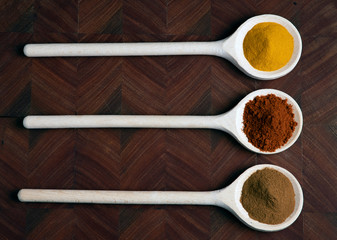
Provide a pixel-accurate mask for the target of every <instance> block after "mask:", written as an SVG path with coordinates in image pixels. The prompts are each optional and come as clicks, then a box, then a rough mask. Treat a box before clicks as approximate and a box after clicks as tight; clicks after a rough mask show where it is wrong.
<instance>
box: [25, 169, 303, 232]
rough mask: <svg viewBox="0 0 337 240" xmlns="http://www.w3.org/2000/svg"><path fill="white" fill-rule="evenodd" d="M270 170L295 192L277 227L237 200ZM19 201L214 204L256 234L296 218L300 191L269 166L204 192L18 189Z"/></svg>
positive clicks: (300, 197)
mask: <svg viewBox="0 0 337 240" xmlns="http://www.w3.org/2000/svg"><path fill="white" fill-rule="evenodd" d="M266 167H268V168H272V169H275V170H277V171H279V172H281V173H283V174H284V175H285V176H286V177H288V179H289V180H290V182H291V184H292V186H293V189H294V193H295V208H294V211H293V212H292V214H291V215H290V216H289V217H288V218H287V219H286V220H285V221H284V222H283V223H280V224H275V225H271V224H265V223H261V222H258V221H256V220H254V219H252V218H250V217H249V215H248V212H247V211H246V210H245V209H244V208H243V206H242V204H241V201H240V198H241V192H242V187H243V184H244V182H245V181H246V180H247V179H248V178H249V177H250V176H251V175H252V174H253V173H254V172H256V171H257V170H260V169H263V168H266ZM18 198H19V200H20V201H21V202H50V203H98V204H175V205H177V204H184V205H186V204H188V205H214V206H219V207H222V208H225V209H227V210H229V211H230V212H232V213H233V214H234V215H235V216H236V217H238V218H239V219H240V220H241V221H242V222H243V223H244V224H246V225H247V226H249V227H251V228H253V229H255V230H259V231H266V232H271V231H279V230H282V229H284V228H287V227H288V226H290V225H291V224H292V223H293V222H295V220H296V219H297V218H298V216H299V215H300V213H301V211H302V207H303V192H302V188H301V185H300V184H299V183H298V181H297V180H296V178H295V177H294V176H293V175H292V174H291V173H290V172H288V171H287V170H285V169H283V168H281V167H278V166H275V165H271V164H261V165H256V166H253V167H251V168H249V169H247V170H246V171H245V172H244V173H242V174H241V175H240V176H239V177H238V178H237V179H236V180H235V181H234V182H233V183H232V184H230V185H229V186H228V187H226V188H223V189H220V190H215V191H205V192H191V191H180V192H179V191H107V190H55V189H21V190H20V191H19V193H18Z"/></svg>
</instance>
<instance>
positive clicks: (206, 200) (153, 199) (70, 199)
mask: <svg viewBox="0 0 337 240" xmlns="http://www.w3.org/2000/svg"><path fill="white" fill-rule="evenodd" d="M213 195H214V194H213V192H188V191H186V192H184V191H109V190H54V189H21V190H20V191H19V193H18V198H19V200H20V201H21V202H51V203H98V204H189V205H212V204H214V196H213Z"/></svg>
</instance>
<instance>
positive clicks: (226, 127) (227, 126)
mask: <svg viewBox="0 0 337 240" xmlns="http://www.w3.org/2000/svg"><path fill="white" fill-rule="evenodd" d="M268 94H274V95H276V96H277V97H280V98H281V99H283V100H285V99H286V100H287V103H288V104H290V105H291V106H292V109H293V113H294V120H295V121H296V122H297V126H296V127H295V130H294V132H293V135H292V136H291V138H290V139H289V140H288V141H287V142H286V143H285V144H284V145H283V146H281V147H280V148H277V149H276V150H275V151H274V152H266V151H261V150H260V149H258V148H256V147H255V146H254V145H253V144H251V143H250V142H249V141H248V138H247V136H246V134H245V133H244V132H243V127H244V125H243V113H244V109H245V106H246V104H247V103H248V102H249V101H251V100H253V99H254V98H255V97H257V96H265V95H268ZM218 124H219V126H221V128H220V130H223V131H226V132H228V133H230V134H231V135H232V136H233V137H234V138H236V139H237V140H238V141H239V142H240V143H241V144H242V145H243V146H244V147H246V148H247V149H249V150H251V151H253V152H256V153H262V154H275V153H280V152H283V151H284V150H286V149H288V148H289V147H291V146H292V145H293V144H294V143H295V142H296V140H297V139H298V137H299V136H300V134H301V131H302V126H303V115H302V111H301V108H300V107H299V105H298V104H297V102H296V101H295V100H294V99H293V98H292V97H291V96H289V95H288V94H286V93H284V92H282V91H279V90H276V89H260V90H256V91H254V92H251V93H250V94H248V95H247V96H246V97H244V98H243V99H242V100H241V101H240V102H239V103H238V104H237V105H236V106H235V107H234V108H233V109H232V110H231V111H229V112H228V113H225V114H223V115H220V118H219V119H218Z"/></svg>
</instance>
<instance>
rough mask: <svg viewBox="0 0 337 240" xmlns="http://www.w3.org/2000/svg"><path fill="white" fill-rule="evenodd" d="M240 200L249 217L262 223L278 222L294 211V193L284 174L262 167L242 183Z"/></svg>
mask: <svg viewBox="0 0 337 240" xmlns="http://www.w3.org/2000/svg"><path fill="white" fill-rule="evenodd" d="M240 201H241V203H242V206H243V207H244V209H246V211H247V212H248V214H249V216H250V217H251V218H253V219H255V220H257V221H259V222H262V223H267V224H280V223H282V222H284V221H285V220H286V219H287V217H289V216H290V214H291V213H292V212H293V211H294V208H295V193H294V189H293V186H292V184H291V182H290V180H289V179H288V178H287V177H286V176H285V175H284V174H282V173H280V172H279V171H277V170H274V169H271V168H264V169H262V170H258V171H256V172H255V173H253V174H252V175H251V176H250V177H249V178H248V179H247V180H246V182H245V183H244V184H243V188H242V194H241V199H240Z"/></svg>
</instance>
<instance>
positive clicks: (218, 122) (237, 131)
mask: <svg viewBox="0 0 337 240" xmlns="http://www.w3.org/2000/svg"><path fill="white" fill-rule="evenodd" d="M267 94H275V95H276V96H278V97H280V98H282V99H287V101H288V103H289V104H290V105H292V108H293V112H294V118H295V121H296V122H297V126H296V128H295V131H294V133H293V135H292V137H291V138H290V139H289V140H288V142H287V143H286V144H284V145H283V146H281V147H280V148H278V149H276V150H275V151H273V152H266V151H261V150H260V149H258V148H256V147H255V146H254V145H253V144H251V143H250V142H249V141H248V138H247V136H246V135H245V133H244V132H243V112H244V108H245V105H246V103H248V102H249V101H250V100H253V99H254V98H255V97H256V96H261V95H267ZM23 125H24V127H26V128H28V129H41V128H206V129H217V130H222V131H225V132H227V133H229V134H231V135H232V136H233V137H234V138H235V139H236V140H237V141H239V142H240V143H241V144H242V145H243V146H244V147H246V148H247V149H248V150H251V151H253V152H256V153H261V154H275V153H279V152H282V151H284V150H286V149H288V148H289V147H290V146H292V145H293V144H294V143H295V142H296V140H297V139H298V137H299V135H300V134H301V131H302V125H303V117H302V111H301V109H300V107H299V106H298V104H297V103H296V101H295V100H294V99H293V98H292V97H290V96H289V95H288V94H286V93H284V92H281V91H279V90H275V89H261V90H257V91H254V92H252V93H250V94H248V95H247V96H246V97H245V98H243V99H242V100H241V101H240V102H239V104H238V105H237V106H236V107H234V108H233V109H232V110H230V111H229V112H227V113H223V114H220V115H215V116H174V115H171V116H167V115H58V116H27V117H25V118H24V120H23Z"/></svg>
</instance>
